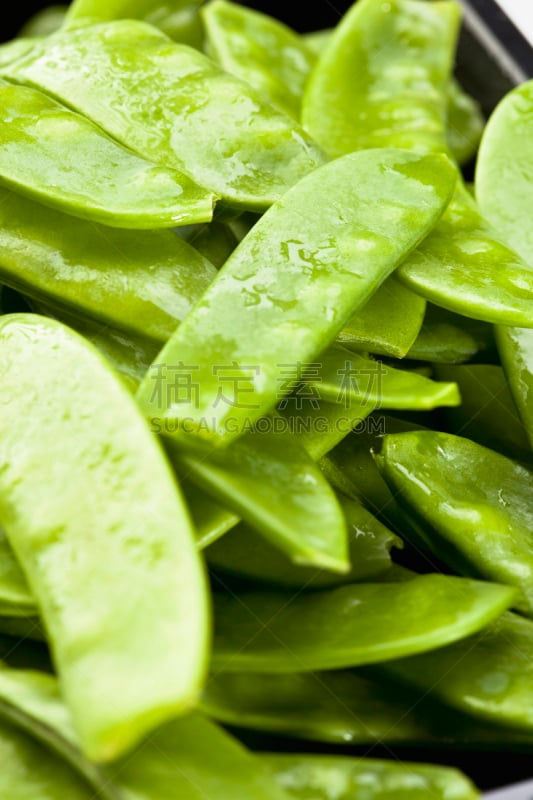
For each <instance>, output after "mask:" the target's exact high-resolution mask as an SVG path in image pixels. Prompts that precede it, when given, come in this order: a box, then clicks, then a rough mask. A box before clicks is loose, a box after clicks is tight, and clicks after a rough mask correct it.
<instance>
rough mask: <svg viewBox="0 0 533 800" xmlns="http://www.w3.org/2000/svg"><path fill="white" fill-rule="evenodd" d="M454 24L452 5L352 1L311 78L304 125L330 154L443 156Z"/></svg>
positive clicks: (455, 13) (456, 9)
mask: <svg viewBox="0 0 533 800" xmlns="http://www.w3.org/2000/svg"><path fill="white" fill-rule="evenodd" d="M459 21H460V11H459V6H458V5H457V4H456V3H452V2H437V3H431V4H427V3H422V2H419V1H418V0H391V2H388V3H387V4H384V3H382V2H381V0H359V2H358V3H357V4H356V5H354V6H353V7H352V8H351V9H350V11H348V13H347V14H346V16H345V17H344V18H343V19H342V21H341V22H340V23H339V25H338V26H337V27H336V28H335V30H334V31H333V33H332V34H331V37H330V39H329V40H328V42H327V44H326V45H325V47H324V50H323V52H322V54H321V56H320V58H319V61H318V63H317V65H316V67H315V69H314V71H313V72H312V74H311V78H310V79H309V83H308V85H307V89H306V92H305V96H304V102H303V110H302V121H303V125H304V127H305V128H306V129H307V130H308V131H309V132H310V133H311V135H312V136H313V138H314V139H315V140H316V141H317V142H318V143H319V144H320V145H321V146H322V147H323V148H324V150H325V151H326V152H327V153H328V154H329V155H331V156H332V157H336V156H341V155H344V154H345V153H350V152H352V151H353V150H361V149H366V148H373V147H391V146H396V147H404V148H406V149H410V148H412V147H415V148H419V149H421V150H422V151H426V152H427V151H436V152H440V151H442V152H443V151H444V150H445V149H446V144H445V139H444V126H445V111H446V105H445V103H446V98H445V91H446V86H447V84H448V80H449V75H450V72H451V69H452V65H453V61H454V55H455V43H456V39H457V32H458V27H459ZM384 42H385V43H386V46H384V45H383V43H384ZM325 109H327V113H325Z"/></svg>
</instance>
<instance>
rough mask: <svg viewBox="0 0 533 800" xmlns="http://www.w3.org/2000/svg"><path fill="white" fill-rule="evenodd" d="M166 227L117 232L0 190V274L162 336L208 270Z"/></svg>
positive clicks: (124, 326) (50, 299)
mask: <svg viewBox="0 0 533 800" xmlns="http://www.w3.org/2000/svg"><path fill="white" fill-rule="evenodd" d="M215 274H216V273H215V269H214V267H213V266H212V265H211V264H210V263H209V262H208V261H207V260H206V259H205V258H203V257H202V256H201V255H200V254H199V253H197V252H196V250H194V248H192V247H191V246H190V245H188V244H187V243H186V242H184V241H182V240H181V239H180V238H178V237H177V236H174V234H173V233H172V232H171V231H122V230H118V229H113V228H108V227H106V226H103V225H96V224H93V223H89V222H85V221H84V220H77V219H75V218H73V217H68V216H66V215H64V214H62V213H60V212H59V211H55V210H53V209H51V208H45V207H44V206H41V205H39V204H37V203H34V202H33V201H32V200H29V199H27V198H25V197H21V196H19V195H17V194H15V193H13V192H10V191H9V190H7V189H0V281H2V283H4V284H6V285H7V286H11V287H13V288H14V289H18V290H19V291H22V292H24V293H25V294H27V295H28V296H29V297H31V298H33V299H35V300H39V301H45V302H47V303H51V304H52V305H53V304H58V305H59V307H60V308H62V307H64V308H65V309H67V310H69V311H71V312H74V313H76V314H80V315H81V316H82V317H89V318H94V319H95V320H98V321H100V322H102V323H104V324H107V325H110V326H111V327H112V328H118V329H119V330H123V331H127V332H128V333H130V334H132V335H133V336H138V337H140V338H148V339H152V340H155V341H156V342H161V343H163V342H165V341H166V340H167V339H168V338H169V336H171V335H172V333H173V332H174V330H175V329H176V327H177V325H178V324H179V322H180V321H181V320H182V319H183V318H184V317H185V316H186V314H187V313H188V312H189V310H190V308H191V306H192V305H193V304H194V303H195V302H196V301H197V300H198V299H199V297H200V296H201V294H202V292H203V291H204V290H205V289H206V288H207V286H208V285H209V283H210V281H211V280H212V279H213V278H214V276H215Z"/></svg>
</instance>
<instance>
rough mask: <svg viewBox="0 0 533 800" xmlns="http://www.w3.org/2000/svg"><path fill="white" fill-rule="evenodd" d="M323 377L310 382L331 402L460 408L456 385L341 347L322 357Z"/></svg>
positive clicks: (382, 406)
mask: <svg viewBox="0 0 533 800" xmlns="http://www.w3.org/2000/svg"><path fill="white" fill-rule="evenodd" d="M319 363H320V365H321V369H320V374H319V375H318V376H317V378H316V382H313V380H310V381H309V385H310V386H314V387H315V389H316V390H317V392H319V393H320V396H321V397H323V398H324V399H325V400H328V401H329V402H333V403H334V402H337V403H344V404H345V405H347V406H349V404H350V403H351V402H352V401H354V400H355V401H357V400H359V401H361V400H362V401H363V402H364V401H366V400H371V401H372V402H373V405H374V406H375V407H376V408H387V409H397V410H406V409H407V410H409V409H412V410H425V409H426V410H431V409H434V408H438V407H439V406H457V405H459V404H460V402H461V396H460V394H459V390H458V388H457V384H455V383H453V382H444V381H441V382H437V381H433V380H431V379H430V378H426V377H425V376H423V375H418V374H417V373H416V372H410V371H409V370H404V369H396V368H395V367H391V366H390V365H389V364H384V363H383V362H381V361H375V360H373V359H370V358H365V356H362V355H359V354H357V353H351V352H350V351H349V350H346V349H344V348H341V347H330V348H329V349H328V350H325V351H324V352H323V353H322V355H321V356H320V362H319Z"/></svg>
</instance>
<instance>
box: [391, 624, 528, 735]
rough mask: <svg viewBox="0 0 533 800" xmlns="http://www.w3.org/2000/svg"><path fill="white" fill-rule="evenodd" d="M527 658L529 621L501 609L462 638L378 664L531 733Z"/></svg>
mask: <svg viewBox="0 0 533 800" xmlns="http://www.w3.org/2000/svg"><path fill="white" fill-rule="evenodd" d="M532 664H533V623H532V622H531V621H530V620H527V619H524V618H523V617H520V616H518V615H516V614H504V615H503V616H502V617H501V618H500V619H499V620H497V621H496V622H495V623H493V624H492V625H490V626H489V627H488V628H486V629H485V630H483V631H481V632H480V633H479V634H476V635H475V636H473V637H470V638H468V639H464V640H463V641H462V642H456V643H455V644H453V645H449V646H448V647H445V648H441V649H440V650H438V651H435V652H434V653H424V654H423V655H421V656H416V657H414V658H406V659H400V660H399V661H391V662H390V663H389V664H387V666H386V667H380V668H379V670H380V674H382V675H384V676H386V677H387V678H388V679H391V678H393V679H395V680H400V681H401V682H402V683H407V684H409V685H410V686H413V687H415V688H416V689H417V690H419V691H420V690H422V691H424V692H426V691H427V692H429V694H430V695H431V696H434V697H436V698H438V699H440V700H441V701H444V702H445V703H447V704H449V705H450V706H452V707H453V708H456V709H459V710H461V711H466V712H467V713H468V714H471V715H472V716H473V717H476V718H479V719H483V720H487V721H490V722H493V723H497V724H498V725H501V726H503V727H504V728H510V729H512V731H513V732H516V731H519V730H521V731H525V732H528V733H531V731H532V730H533V713H532V709H533V702H532V693H533V689H532V687H533V681H532V680H531V670H532ZM502 739H503V736H502Z"/></svg>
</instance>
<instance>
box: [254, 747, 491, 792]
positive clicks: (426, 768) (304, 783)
mask: <svg viewBox="0 0 533 800" xmlns="http://www.w3.org/2000/svg"><path fill="white" fill-rule="evenodd" d="M261 759H262V760H263V762H264V763H265V764H266V766H267V767H268V769H269V770H270V771H271V773H272V774H273V775H274V777H275V778H276V780H277V782H278V783H279V784H281V786H283V788H284V789H285V790H286V791H287V792H288V793H289V794H290V795H291V796H292V797H295V798H297V800H354V798H359V797H360V798H364V800H427V798H428V797H431V798H434V800H439V798H440V800H449V798H452V797H453V798H454V800H476V798H478V797H479V793H478V792H477V790H476V788H475V787H474V785H473V784H472V783H471V782H470V781H469V780H468V779H467V778H466V777H465V776H464V775H463V774H462V773H461V772H459V770H456V769H451V768H450V767H436V766H433V765H432V764H415V763H412V762H409V763H398V762H396V761H394V760H391V761H385V760H383V761H380V760H378V759H370V758H347V757H346V756H323V755H318V754H315V755H296V754H292V753H276V754H273V753H267V754H262V755H261Z"/></svg>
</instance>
